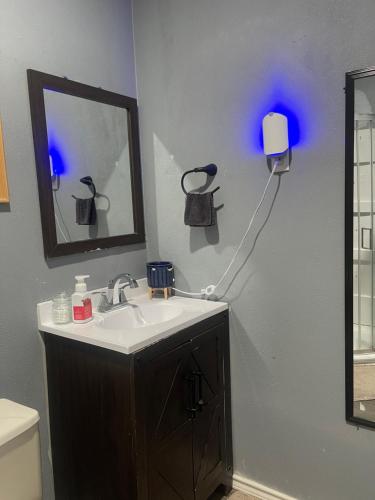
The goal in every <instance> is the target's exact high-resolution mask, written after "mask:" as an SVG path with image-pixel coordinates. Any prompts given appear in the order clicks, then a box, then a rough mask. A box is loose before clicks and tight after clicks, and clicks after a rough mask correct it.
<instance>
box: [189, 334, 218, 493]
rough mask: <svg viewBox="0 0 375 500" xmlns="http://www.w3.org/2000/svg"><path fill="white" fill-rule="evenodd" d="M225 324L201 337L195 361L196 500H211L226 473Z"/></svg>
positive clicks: (194, 353) (194, 442)
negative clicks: (211, 495) (209, 497)
mask: <svg viewBox="0 0 375 500" xmlns="http://www.w3.org/2000/svg"><path fill="white" fill-rule="evenodd" d="M224 334H225V326H224V324H220V325H218V326H216V327H214V328H213V329H212V330H211V331H208V332H206V333H205V334H204V335H202V336H200V337H198V338H197V339H196V340H195V341H194V343H193V346H192V352H191V358H192V361H193V367H194V371H193V373H194V375H195V376H196V378H197V408H198V411H197V413H196V417H195V418H194V420H193V457H194V458H193V463H194V490H195V500H207V498H208V496H209V495H210V494H211V493H212V492H213V491H214V490H215V489H216V488H217V486H218V485H219V484H220V481H221V478H222V477H223V473H224V471H225V437H224V436H225V427H224V385H223V338H224Z"/></svg>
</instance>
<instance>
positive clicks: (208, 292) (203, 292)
mask: <svg viewBox="0 0 375 500" xmlns="http://www.w3.org/2000/svg"><path fill="white" fill-rule="evenodd" d="M278 165H279V161H278V160H275V162H274V165H273V168H272V171H271V174H270V176H269V178H268V181H267V184H266V187H265V188H264V191H263V194H262V196H261V198H260V201H259V203H258V205H257V207H256V209H255V211H254V213H253V215H252V217H251V219H250V222H249V225H248V226H247V229H246V231H245V233H244V235H243V237H242V239H241V242H240V244H239V245H238V247H237V249H236V251H235V252H234V255H233V257H232V260H231V261H230V263H229V265H228V267H227V268H226V270H225V271H224V273H223V274H222V275H221V278H220V279H219V281H218V282H217V283H216V285H208V286H206V288H202V290H201V291H200V292H186V291H184V290H179V289H178V288H174V287H172V290H175V291H176V292H180V293H183V294H185V295H190V296H198V295H199V296H202V295H212V294H213V293H214V292H215V290H216V288H217V287H218V286H220V285H221V283H222V282H223V280H224V278H225V277H226V275H227V274H228V272H229V270H230V268H231V267H232V265H233V264H234V262H235V261H236V258H237V255H238V254H239V252H240V250H241V248H242V246H243V244H244V243H245V240H246V237H247V235H248V234H249V232H250V229H251V228H252V226H253V223H254V220H255V217H256V216H257V214H258V212H259V210H260V208H261V206H262V204H263V201H264V199H265V197H266V194H267V190H268V186H269V185H270V182H271V179H272V177H273V174H274V173H275V171H276V168H277V166H278Z"/></svg>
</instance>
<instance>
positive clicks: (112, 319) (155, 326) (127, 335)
mask: <svg viewBox="0 0 375 500" xmlns="http://www.w3.org/2000/svg"><path fill="white" fill-rule="evenodd" d="M138 284H139V287H138V288H135V289H132V290H130V289H127V291H126V296H127V299H128V304H127V305H126V306H125V307H123V308H121V309H117V310H113V311H109V312H106V313H99V312H97V311H96V310H95V307H94V319H93V320H92V321H89V322H88V323H83V324H77V323H67V324H65V325H57V324H54V323H53V321H52V302H51V301H47V302H41V303H40V304H38V308H37V311H38V326H39V330H40V331H42V332H47V333H52V334H54V335H59V336H61V337H65V338H68V339H71V340H77V341H79V342H84V343H87V344H92V345H95V346H98V347H104V348H106V349H111V350H113V351H118V352H121V353H124V354H131V353H133V352H135V351H138V350H139V349H143V348H145V347H147V346H149V345H151V344H153V343H155V342H157V341H158V340H162V339H164V338H166V337H169V336H170V335H173V334H175V333H177V332H179V331H181V330H182V329H184V328H188V327H189V326H192V325H194V324H195V323H198V322H200V321H203V320H204V319H207V318H209V317H210V316H214V315H215V314H218V313H219V312H222V311H225V310H226V309H228V304H226V303H225V302H214V301H208V300H200V299H191V298H187V297H176V296H175V297H171V298H169V299H168V300H164V299H163V298H153V299H152V300H151V299H150V298H149V297H148V295H147V290H148V289H147V280H146V279H141V280H138ZM96 292H97V290H96ZM93 298H94V300H98V298H99V295H98V294H96V295H93ZM96 304H97V303H96ZM94 306H95V303H94Z"/></svg>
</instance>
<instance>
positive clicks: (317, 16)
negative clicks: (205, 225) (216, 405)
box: [134, 0, 375, 500]
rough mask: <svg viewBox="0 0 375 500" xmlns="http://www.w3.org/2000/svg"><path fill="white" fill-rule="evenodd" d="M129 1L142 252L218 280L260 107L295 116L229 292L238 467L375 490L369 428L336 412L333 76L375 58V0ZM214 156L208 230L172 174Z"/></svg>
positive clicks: (340, 289)
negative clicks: (285, 164)
mask: <svg viewBox="0 0 375 500" xmlns="http://www.w3.org/2000/svg"><path fill="white" fill-rule="evenodd" d="M134 7H135V11H134V19H135V22H134V31H135V43H136V61H137V76H138V85H139V86H138V92H139V100H140V103H141V109H140V120H141V136H142V139H141V141H142V143H141V146H142V155H143V169H144V172H145V176H146V179H145V184H146V187H145V189H146V196H145V199H146V213H147V220H148V234H149V240H150V245H149V246H148V249H149V255H148V257H149V258H157V257H161V258H163V259H172V260H173V261H174V262H175V264H176V265H177V267H178V269H179V272H178V273H177V285H178V286H180V287H186V288H187V289H191V290H193V291H194V290H200V288H201V287H202V286H204V285H206V284H208V283H214V282H216V280H217V279H218V277H219V275H220V273H221V272H222V270H223V269H224V268H225V267H226V265H227V264H228V262H229V260H230V258H231V256H232V253H233V250H234V248H235V245H236V244H237V243H238V242H239V240H240V238H241V236H242V234H243V232H244V229H245V227H246V226H247V223H248V219H249V214H250V212H252V211H253V210H254V208H255V206H256V203H257V201H258V199H259V197H260V194H261V192H262V190H263V187H264V185H265V183H266V179H267V176H268V173H267V170H266V163H265V160H264V157H263V156H262V154H261V152H260V151H259V150H257V148H256V147H255V143H256V142H257V141H256V138H257V136H258V125H259V118H260V117H261V116H262V114H264V113H266V112H267V111H269V110H270V109H269V108H272V104H273V103H275V102H277V101H281V102H282V103H284V104H285V105H286V106H287V107H289V108H290V109H291V110H294V112H295V113H296V115H297V116H298V118H299V123H300V142H299V144H298V145H297V146H296V147H295V148H294V150H293V163H292V169H291V172H290V173H289V174H285V175H284V176H283V177H282V178H281V182H280V186H279V189H278V192H277V186H278V181H277V179H276V178H275V179H274V180H273V183H272V186H271V189H270V193H269V195H268V197H267V200H266V204H265V206H264V209H263V211H262V212H261V215H260V217H259V219H258V222H257V229H259V228H260V226H261V225H262V224H263V222H264V221H265V220H266V217H267V213H268V212H269V210H270V207H271V203H272V199H273V198H274V197H276V199H275V202H274V205H273V209H272V210H271V214H270V216H269V219H268V221H267V222H266V225H265V227H264V228H263V231H262V232H261V233H260V235H259V237H258V239H257V241H256V244H255V248H253V244H254V234H255V232H256V231H254V232H253V235H252V237H251V238H249V240H248V242H247V247H246V249H245V250H244V251H243V252H242V254H241V255H242V261H243V260H244V259H245V256H246V255H248V253H249V252H251V250H252V249H253V251H252V253H251V256H250V258H249V259H248V260H247V262H246V264H245V265H244V266H243V268H242V270H241V272H240V273H239V275H238V276H237V279H236V281H235V282H234V284H233V286H232V288H231V289H230V290H229V291H228V292H227V294H226V299H228V300H229V301H230V302H231V305H232V311H231V317H232V320H231V338H232V345H231V349H232V374H233V378H232V389H233V430H234V452H235V470H236V472H237V473H239V474H241V475H243V476H245V477H249V478H252V479H254V480H256V481H259V482H261V483H264V484H266V485H269V486H270V487H273V488H277V489H279V490H280V491H282V492H285V493H288V494H290V495H295V496H297V497H298V498H301V499H313V500H318V499H319V500H335V499H337V500H344V499H347V500H352V499H353V498H355V499H356V500H369V499H372V498H374V491H375V476H374V452H375V434H374V433H373V432H372V431H370V430H363V429H361V430H358V429H356V428H355V427H352V426H350V425H348V424H346V422H345V411H344V388H345V380H344V92H343V87H344V74H345V72H346V71H348V70H352V69H355V68H361V67H364V66H367V65H373V64H374V63H375V31H374V29H373V19H374V18H375V3H374V2H373V1H372V0H360V1H358V2H352V1H351V0H341V1H335V0H329V1H328V0H314V1H311V0H284V1H283V2H280V1H279V0H254V1H249V0H233V1H231V2H228V1H226V0H190V1H188V2H187V1H186V0H173V1H171V0H137V1H135V2H134ZM211 161H214V162H216V163H217V164H218V166H219V173H218V176H217V179H216V180H215V182H214V184H212V186H216V185H219V184H220V185H221V190H220V191H219V192H218V193H217V195H216V199H217V203H218V204H219V203H224V208H223V209H222V210H221V211H220V212H219V216H218V220H219V223H218V231H215V230H212V229H211V230H207V231H205V230H203V229H199V228H195V229H189V228H187V227H185V226H184V225H183V204H184V197H183V195H182V193H181V191H180V187H179V181H180V176H181V173H182V172H183V171H184V170H187V169H189V168H192V167H196V166H201V165H203V164H205V163H208V162H211ZM202 180H203V179H199V181H202ZM199 181H198V180H197V183H199ZM240 260H241V259H240ZM237 269H238V267H237Z"/></svg>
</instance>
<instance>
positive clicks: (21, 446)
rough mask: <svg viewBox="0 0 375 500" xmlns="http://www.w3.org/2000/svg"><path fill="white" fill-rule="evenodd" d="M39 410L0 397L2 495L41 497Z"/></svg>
mask: <svg viewBox="0 0 375 500" xmlns="http://www.w3.org/2000/svg"><path fill="white" fill-rule="evenodd" d="M38 421H39V414H38V412H37V411H36V410H33V409H31V408H28V407H27V406H22V405H20V404H18V403H14V402H13V401H9V400H8V399H0V499H1V500H40V499H41V498H42V484H41V465H40V445H39V432H38Z"/></svg>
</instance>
